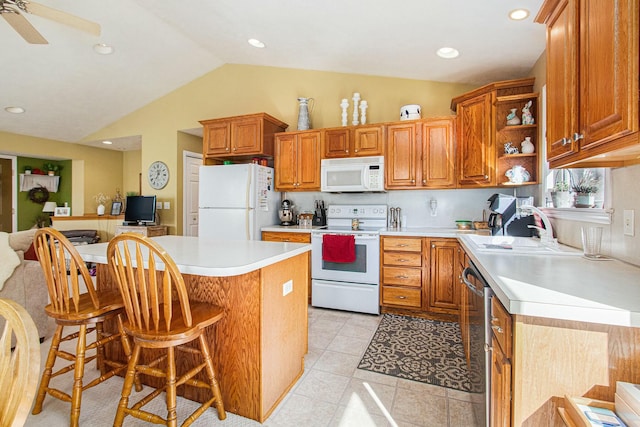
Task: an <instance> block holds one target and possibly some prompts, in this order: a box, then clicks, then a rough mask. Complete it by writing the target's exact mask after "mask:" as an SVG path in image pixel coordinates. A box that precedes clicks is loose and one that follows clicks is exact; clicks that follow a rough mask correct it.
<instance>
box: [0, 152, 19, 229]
mask: <svg viewBox="0 0 640 427" xmlns="http://www.w3.org/2000/svg"><path fill="white" fill-rule="evenodd" d="M15 168H16V158H15V157H12V156H2V155H0V231H4V232H5V233H11V232H13V231H16V219H15V218H16V216H15V208H16V194H15V193H16V182H15V179H14V176H15V175H14V170H15Z"/></svg>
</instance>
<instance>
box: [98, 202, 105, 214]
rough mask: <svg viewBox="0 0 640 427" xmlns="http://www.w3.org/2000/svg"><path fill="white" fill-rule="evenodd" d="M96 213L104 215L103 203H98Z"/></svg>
mask: <svg viewBox="0 0 640 427" xmlns="http://www.w3.org/2000/svg"><path fill="white" fill-rule="evenodd" d="M98 215H104V205H103V204H102V203H101V204H99V205H98Z"/></svg>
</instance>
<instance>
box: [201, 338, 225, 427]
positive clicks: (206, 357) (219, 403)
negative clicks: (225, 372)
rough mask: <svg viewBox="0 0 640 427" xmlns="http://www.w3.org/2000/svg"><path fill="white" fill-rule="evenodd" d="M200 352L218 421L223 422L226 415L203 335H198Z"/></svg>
mask: <svg viewBox="0 0 640 427" xmlns="http://www.w3.org/2000/svg"><path fill="white" fill-rule="evenodd" d="M200 351H201V352H202V357H203V358H204V363H205V366H206V371H207V377H208V378H209V384H210V386H211V392H212V393H213V397H214V398H215V399H216V401H215V405H216V409H217V411H218V419H220V420H224V419H225V418H227V413H226V412H225V410H224V403H223V402H222V393H221V392H220V385H219V384H218V380H217V379H216V374H215V371H214V369H213V361H212V360H211V352H210V351H209V345H208V344H207V340H206V339H205V336H204V334H201V335H200Z"/></svg>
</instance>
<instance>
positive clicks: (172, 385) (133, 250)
mask: <svg viewBox="0 0 640 427" xmlns="http://www.w3.org/2000/svg"><path fill="white" fill-rule="evenodd" d="M107 260H108V264H109V270H110V271H111V274H112V276H113V278H114V280H115V281H116V282H117V284H118V287H119V289H120V292H121V294H122V299H123V300H124V305H125V311H126V313H127V320H125V321H124V329H125V330H126V331H127V333H128V334H130V335H131V336H132V337H133V341H134V348H133V353H132V356H131V359H130V361H129V366H128V367H127V374H126V376H125V381H124V385H123V387H122V398H121V399H120V404H119V405H118V411H117V413H116V417H115V420H114V422H113V425H114V426H121V425H122V422H123V421H124V418H125V417H126V416H127V415H132V416H134V417H136V418H139V419H141V420H144V421H149V422H152V423H155V424H165V425H168V426H177V422H178V420H177V413H176V404H177V402H176V395H177V387H178V386H181V385H183V384H188V385H190V386H195V387H198V388H203V389H209V390H210V391H211V398H210V399H208V400H206V401H205V402H204V403H202V405H201V406H200V407H199V408H198V409H196V410H195V411H194V412H193V413H192V414H191V415H190V416H189V417H187V419H186V420H185V421H184V422H183V424H182V425H183V426H189V425H191V423H193V422H194V421H195V420H196V419H197V418H198V417H199V416H200V415H201V414H202V413H203V412H204V411H205V410H206V409H208V408H209V407H210V406H211V405H212V404H215V407H216V409H217V411H218V418H219V419H221V420H224V419H225V418H226V413H225V411H224V405H223V402H222V396H221V393H220V387H219V386H218V381H217V379H216V377H215V372H214V368H213V362H212V355H211V353H210V351H209V346H208V344H207V341H206V339H205V336H204V331H205V328H206V327H208V326H211V325H213V324H214V323H216V322H218V321H219V320H220V319H222V316H223V311H222V309H221V308H220V307H216V306H214V305H211V304H208V303H204V302H194V301H189V298H188V295H187V290H186V286H185V283H184V279H183V277H182V274H180V271H179V270H178V267H177V265H176V264H175V262H174V261H173V259H172V258H171V257H170V256H169V254H167V253H166V252H165V250H164V249H163V248H162V247H161V246H160V245H158V244H157V243H156V242H154V241H153V240H151V239H149V238H147V237H144V236H142V235H140V234H135V233H123V234H120V235H118V236H116V237H115V238H113V239H112V240H111V241H110V242H109V246H108V248H107ZM159 270H162V271H159ZM193 341H196V343H197V346H185V345H183V344H187V343H190V342H193ZM142 349H165V350H166V354H165V352H162V354H161V355H160V356H159V357H158V358H156V359H155V360H153V361H151V362H148V363H146V364H140V362H141V359H140V357H141V351H142ZM175 350H181V351H185V352H188V354H191V355H195V354H197V355H200V356H201V358H202V362H201V363H200V364H198V365H197V366H195V367H193V368H190V369H189V370H188V371H187V372H186V373H184V374H183V375H182V376H181V377H179V378H176V376H177V373H176V356H175ZM160 365H164V366H165V367H166V369H160V368H159V366H160ZM203 370H204V373H205V374H206V379H207V381H203V380H202V379H198V378H196V375H197V374H198V373H199V372H201V371H203ZM138 373H141V374H146V375H151V376H153V377H156V378H160V379H164V384H163V385H162V386H161V387H159V388H156V389H155V390H154V391H153V392H151V393H150V394H148V395H147V396H145V397H144V398H142V399H141V400H139V401H138V402H137V403H135V404H134V405H133V406H129V395H130V394H131V388H132V385H133V382H134V378H135V376H136V375H137V374H138ZM163 391H164V392H166V405H167V417H166V418H162V417H160V416H158V415H156V414H154V413H151V412H149V411H145V410H143V409H142V407H143V406H144V405H146V404H147V403H149V402H150V401H152V400H153V399H154V398H156V397H157V396H159V395H160V394H161V393H162V392H163Z"/></svg>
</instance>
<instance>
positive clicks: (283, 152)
mask: <svg viewBox="0 0 640 427" xmlns="http://www.w3.org/2000/svg"><path fill="white" fill-rule="evenodd" d="M274 167H275V188H276V191H320V131H300V132H285V133H280V134H278V135H276V136H275V161H274Z"/></svg>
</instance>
